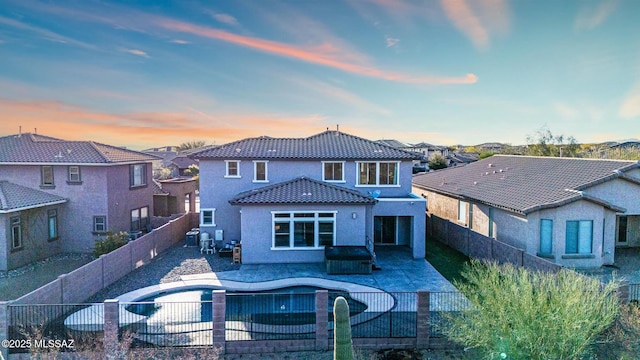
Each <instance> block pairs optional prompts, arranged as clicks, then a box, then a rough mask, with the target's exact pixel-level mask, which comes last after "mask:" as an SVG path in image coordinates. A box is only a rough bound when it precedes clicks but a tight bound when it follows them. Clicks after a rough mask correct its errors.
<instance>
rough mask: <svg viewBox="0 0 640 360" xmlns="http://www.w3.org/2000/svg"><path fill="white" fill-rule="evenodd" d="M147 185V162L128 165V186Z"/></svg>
mask: <svg viewBox="0 0 640 360" xmlns="http://www.w3.org/2000/svg"><path fill="white" fill-rule="evenodd" d="M145 185H147V164H135V165H130V167H129V186H130V187H136V186H145Z"/></svg>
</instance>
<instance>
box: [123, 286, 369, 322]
mask: <svg viewBox="0 0 640 360" xmlns="http://www.w3.org/2000/svg"><path fill="white" fill-rule="evenodd" d="M317 290H328V303H327V309H328V312H329V314H332V313H333V302H334V301H335V299H336V298H337V297H338V296H342V297H344V298H345V299H347V302H348V303H349V309H350V313H351V316H353V315H357V314H360V313H362V312H363V311H365V310H366V309H367V305H366V304H365V303H363V302H360V301H358V300H355V299H353V298H352V297H351V296H350V295H349V292H347V291H341V290H336V289H326V288H322V287H318V286H308V285H306V286H305V285H297V286H288V287H284V288H279V289H272V290H263V291H227V292H226V295H227V297H226V311H225V317H226V319H227V320H228V321H240V320H243V321H250V322H253V323H260V324H269V325H303V324H315V322H316V294H315V292H316V291H317ZM212 294H213V289H212V288H202V289H188V290H177V291H171V292H164V293H159V294H155V295H152V296H149V297H146V298H143V299H140V300H138V301H136V303H133V304H129V305H127V306H126V310H127V311H129V312H132V313H134V314H138V315H142V316H147V317H153V316H157V315H158V314H160V315H161V317H162V318H164V319H166V318H167V317H169V318H170V317H171V316H167V315H168V314H163V313H164V312H167V311H168V312H176V306H171V305H172V304H173V303H176V302H183V303H186V304H188V303H194V302H198V301H199V302H201V304H200V306H186V307H184V310H185V311H187V312H191V314H185V313H184V312H185V311H179V312H180V313H179V314H175V316H174V317H176V318H178V317H180V318H190V319H191V320H192V321H197V322H207V321H211V320H212V316H213V315H212V303H211V301H212ZM167 305H169V306H167ZM329 321H333V317H332V316H331V315H330V316H329Z"/></svg>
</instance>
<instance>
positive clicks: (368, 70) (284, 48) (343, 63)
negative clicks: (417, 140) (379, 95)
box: [29, 3, 478, 84]
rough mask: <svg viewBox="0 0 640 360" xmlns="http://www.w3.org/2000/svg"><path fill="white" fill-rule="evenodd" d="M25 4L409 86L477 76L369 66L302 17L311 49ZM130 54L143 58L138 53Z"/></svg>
mask: <svg viewBox="0 0 640 360" xmlns="http://www.w3.org/2000/svg"><path fill="white" fill-rule="evenodd" d="M29 4H31V6H33V7H34V8H36V9H37V10H38V11H47V12H50V13H54V14H58V15H64V16H69V17H73V18H75V19H83V20H85V21H95V22H101V23H107V24H110V25H112V26H116V27H117V28H120V29H127V30H131V31H138V32H143V33H150V32H152V30H156V31H157V29H158V28H160V29H164V30H170V31H174V32H179V33H187V34H191V35H197V36H200V37H204V38H209V39H214V40H218V41H224V42H227V43H230V44H234V45H237V46H243V47H247V48H250V49H253V50H257V51H261V52H264V53H268V54H273V55H277V56H281V57H286V58H291V59H295V60H299V61H303V62H307V63H311V64H316V65H321V66H325V67H330V68H334V69H338V70H341V71H344V72H347V73H351V74H356V75H360V76H366V77H371V78H377V79H384V80H388V81H394V82H401V83H409V84H473V83H475V82H477V80H478V78H477V76H476V75H474V74H467V75H465V76H454V77H447V76H438V75H419V74H412V73H406V72H396V71H388V70H382V69H379V68H377V67H375V66H373V65H371V64H370V63H369V61H368V59H367V57H366V56H364V55H362V54H361V53H358V52H357V51H353V50H352V49H350V47H349V46H348V45H346V44H345V43H344V42H343V41H341V40H340V39H338V38H336V37H334V36H332V35H331V34H330V33H328V32H327V31H325V30H323V27H322V26H320V25H318V24H317V22H315V21H313V20H311V19H308V18H305V17H302V18H300V20H299V21H294V19H293V18H292V21H294V22H295V23H296V24H302V25H305V24H306V25H307V26H302V27H299V29H301V30H300V31H302V32H304V33H309V31H307V30H304V29H305V28H307V27H308V28H309V29H312V30H318V32H319V34H320V35H318V37H317V38H314V39H320V40H322V39H323V38H324V39H325V41H321V42H320V43H319V44H318V45H315V46H296V45H291V44H287V43H283V42H278V41H272V40H266V39H262V38H259V37H250V36H243V35H237V34H234V33H230V32H227V31H223V30H218V29H214V28H209V27H205V26H201V25H197V24H192V23H188V22H183V21H179V20H174V19H171V18H167V17H161V16H156V15H150V14H146V13H143V12H135V11H129V12H128V13H127V16H100V15H96V14H94V13H85V12H82V11H78V10H74V9H68V8H62V7H59V6H55V5H51V4H41V3H37V4H36V3H29ZM36 5H37V6H36ZM40 5H42V6H40ZM138 51H140V50H138ZM133 54H134V55H138V56H144V55H143V54H142V53H133ZM145 54H146V53H145Z"/></svg>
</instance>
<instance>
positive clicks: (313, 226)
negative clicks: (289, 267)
mask: <svg viewBox="0 0 640 360" xmlns="http://www.w3.org/2000/svg"><path fill="white" fill-rule="evenodd" d="M192 156H193V157H194V158H195V159H198V160H199V161H200V231H201V232H207V233H209V234H211V236H212V237H215V236H216V233H217V234H218V236H220V235H222V236H223V237H224V241H225V242H229V241H230V240H241V242H242V261H243V262H244V263H290V262H321V261H323V260H324V246H327V245H356V246H371V244H372V243H375V244H376V245H383V244H384V245H404V246H409V247H411V248H413V257H414V258H424V249H425V241H424V235H425V213H424V212H425V202H424V199H422V198H420V197H418V196H416V195H414V194H412V193H411V177H412V174H411V168H412V161H413V160H414V159H415V158H416V154H415V153H411V152H407V151H404V150H399V149H395V148H393V147H390V146H387V145H383V144H380V143H377V142H374V141H370V140H366V139H363V138H360V137H356V136H353V135H349V134H345V133H342V132H339V131H329V130H327V131H325V132H322V133H320V134H317V135H314V136H310V137H307V138H271V137H258V138H249V139H244V140H240V141H236V142H232V143H229V144H226V145H222V146H219V147H215V148H211V149H205V150H202V151H200V152H197V153H194V154H193V155H192Z"/></svg>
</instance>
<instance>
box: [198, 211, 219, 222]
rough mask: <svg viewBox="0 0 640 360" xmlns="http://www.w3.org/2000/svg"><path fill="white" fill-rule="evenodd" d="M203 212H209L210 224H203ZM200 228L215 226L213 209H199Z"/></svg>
mask: <svg viewBox="0 0 640 360" xmlns="http://www.w3.org/2000/svg"><path fill="white" fill-rule="evenodd" d="M205 211H211V224H205V223H204V212H205ZM200 226H216V209H215V208H206V209H200Z"/></svg>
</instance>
